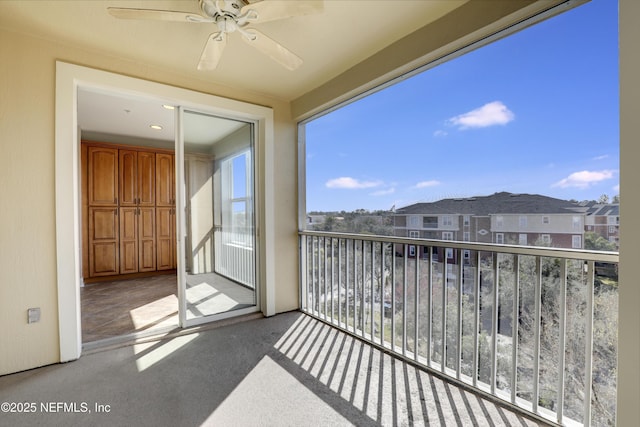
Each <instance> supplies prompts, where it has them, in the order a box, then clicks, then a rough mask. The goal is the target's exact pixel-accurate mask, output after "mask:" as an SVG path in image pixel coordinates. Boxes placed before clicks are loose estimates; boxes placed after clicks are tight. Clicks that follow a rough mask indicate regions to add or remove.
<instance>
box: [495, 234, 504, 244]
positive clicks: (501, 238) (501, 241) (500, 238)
mask: <svg viewBox="0 0 640 427" xmlns="http://www.w3.org/2000/svg"><path fill="white" fill-rule="evenodd" d="M496 243H498V244H499V245H502V244H504V234H502V233H496Z"/></svg>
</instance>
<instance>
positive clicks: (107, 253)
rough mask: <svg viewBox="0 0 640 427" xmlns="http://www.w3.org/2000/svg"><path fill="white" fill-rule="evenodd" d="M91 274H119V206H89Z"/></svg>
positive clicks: (95, 275) (94, 275) (92, 275)
mask: <svg viewBox="0 0 640 427" xmlns="http://www.w3.org/2000/svg"><path fill="white" fill-rule="evenodd" d="M88 233H89V275H90V276H91V277H97V276H109V275H113V274H119V272H120V269H119V247H118V246H119V224H118V208H116V207H101V206H99V207H91V206H90V207H89V227H88Z"/></svg>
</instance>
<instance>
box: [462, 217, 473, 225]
mask: <svg viewBox="0 0 640 427" xmlns="http://www.w3.org/2000/svg"><path fill="white" fill-rule="evenodd" d="M469 224H471V217H470V216H469V215H465V216H463V217H462V225H469Z"/></svg>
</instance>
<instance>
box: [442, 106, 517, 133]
mask: <svg viewBox="0 0 640 427" xmlns="http://www.w3.org/2000/svg"><path fill="white" fill-rule="evenodd" d="M514 118H515V115H514V114H513V112H512V111H511V110H509V109H508V108H507V106H506V105H504V104H503V103H502V102H500V101H493V102H490V103H488V104H485V105H483V106H482V107H480V108H476V109H475V110H472V111H469V112H468V113H464V114H460V115H459V116H455V117H452V118H450V119H449V120H447V123H449V124H451V125H453V126H458V129H460V130H462V129H469V128H484V127H488V126H495V125H506V124H507V123H509V122H510V121H512V120H513V119H514Z"/></svg>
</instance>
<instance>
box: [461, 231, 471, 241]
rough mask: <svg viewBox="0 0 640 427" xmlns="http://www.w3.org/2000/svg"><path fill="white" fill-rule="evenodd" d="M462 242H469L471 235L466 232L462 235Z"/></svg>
mask: <svg viewBox="0 0 640 427" xmlns="http://www.w3.org/2000/svg"><path fill="white" fill-rule="evenodd" d="M462 240H463V241H465V242H469V241H471V233H469V232H468V231H465V232H464V233H462Z"/></svg>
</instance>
